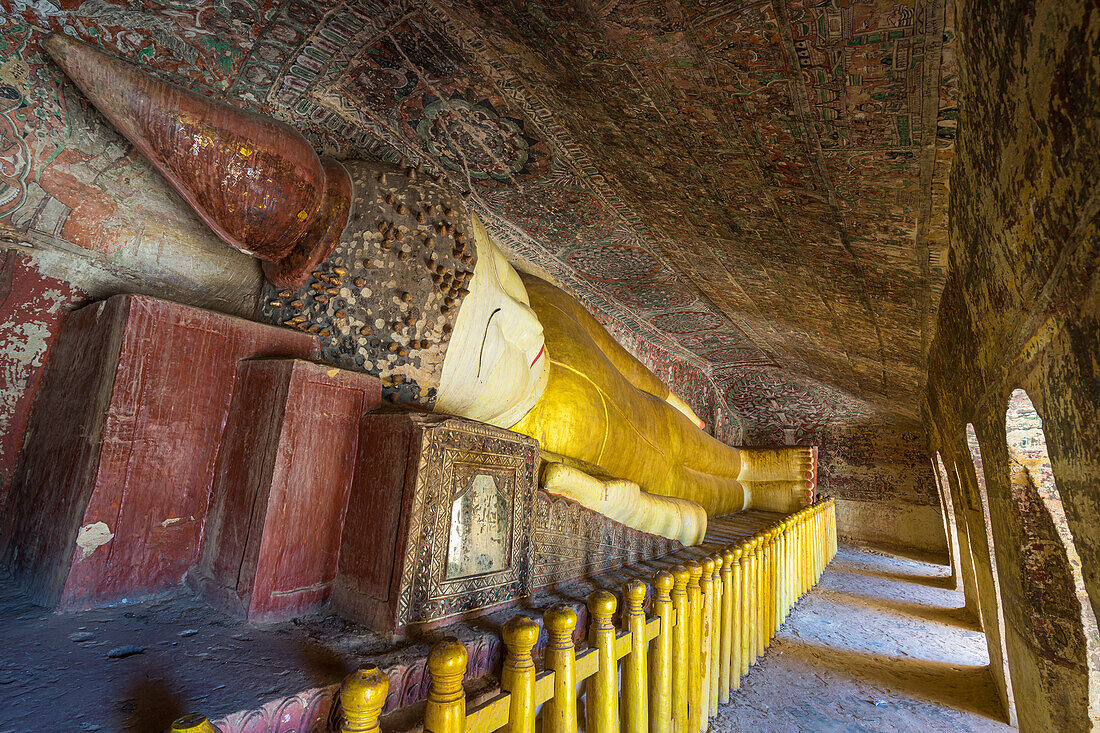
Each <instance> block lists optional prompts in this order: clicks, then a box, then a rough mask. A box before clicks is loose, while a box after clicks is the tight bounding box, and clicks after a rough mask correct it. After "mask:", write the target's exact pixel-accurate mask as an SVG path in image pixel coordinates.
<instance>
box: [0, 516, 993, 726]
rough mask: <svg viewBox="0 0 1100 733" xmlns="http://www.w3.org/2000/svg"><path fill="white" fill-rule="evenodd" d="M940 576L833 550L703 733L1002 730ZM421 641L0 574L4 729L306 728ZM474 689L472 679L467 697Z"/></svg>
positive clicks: (558, 591)
mask: <svg viewBox="0 0 1100 733" xmlns="http://www.w3.org/2000/svg"><path fill="white" fill-rule="evenodd" d="M760 514H761V516H759V517H753V516H748V515H744V514H742V515H738V516H736V517H734V518H730V519H729V520H727V521H725V522H722V523H719V522H715V523H714V527H713V528H712V529H713V530H714V531H713V532H712V533H710V534H712V535H714V536H710V535H708V540H710V541H711V542H715V543H718V544H725V543H726V542H729V541H732V539H733V538H735V537H737V536H743V535H747V534H750V533H751V531H753V529H754V526H755V525H758V524H761V523H763V522H765V521H767V520H769V517H767V516H765V515H764V514H763V513H760ZM719 530H721V531H719ZM700 553H701V550H699V549H696V548H691V549H686V550H683V551H682V552H681V553H680V554H681V555H683V556H695V555H697V554H700ZM677 561H679V556H677V557H667V558H662V559H660V560H656V561H650V562H648V563H640V564H638V565H637V566H633V567H632V568H631V569H630V570H629V571H615V572H609V573H604V574H601V575H599V576H596V577H595V578H592V579H590V580H586V581H576V582H574V583H571V584H563V585H560V586H557V587H555V588H554V589H553V591H548V592H540V593H539V594H538V595H537V596H536V597H534V598H532V599H530V601H528V602H526V603H525V604H524V610H525V611H527V612H530V613H533V614H534V615H536V616H537V615H539V612H540V611H541V610H542V609H543V608H544V607H545V606H548V605H550V604H551V603H557V602H569V603H576V604H580V603H582V602H583V598H584V597H585V595H587V593H588V592H589V591H590V590H591V589H592V588H593V587H596V586H601V587H609V588H612V589H615V588H618V587H620V586H621V583H622V582H623V581H625V580H626V579H627V578H628V577H639V576H642V577H647V576H649V575H651V574H652V572H654V571H655V570H657V569H659V568H661V567H667V566H668V565H669V564H671V563H674V562H677ZM945 575H946V568H944V567H942V566H938V565H934V564H929V563H924V562H917V561H913V560H907V559H902V558H897V557H891V556H887V555H883V554H879V553H875V552H871V551H868V550H863V549H855V548H850V547H845V548H842V549H841V552H840V554H839V555H838V556H837V558H836V559H835V560H834V561H833V563H832V564H831V565H830V567H829V568H828V569H827V570H826V572H825V574H824V576H823V577H822V581H821V583H820V584H819V585H818V587H817V588H815V589H814V590H813V591H811V592H810V593H809V594H808V595H807V596H806V597H804V598H803V599H802V600H801V601H800V602H799V604H798V605H797V607H796V608H795V610H794V612H793V613H792V616H791V617H790V618H789V619H788V620H787V621H786V623H785V624H784V626H783V629H782V630H781V632H780V634H779V636H778V638H777V639H776V640H775V641H774V642H773V644H772V647H771V649H769V650H768V653H767V656H766V657H765V658H764V659H763V660H762V661H761V662H760V664H758V665H757V666H756V667H755V668H754V669H753V672H752V674H751V675H750V676H749V677H748V678H747V679H746V681H745V684H744V688H743V689H742V690H741V691H740V692H739V693H738V694H737V695H736V696H735V699H734V701H733V702H732V703H731V704H730V705H728V706H724V707H723V710H722V712H721V715H720V716H719V717H718V718H716V719H715V720H714V721H713V723H712V726H711V729H712V730H715V731H747V730H751V731H767V732H768V733H781V732H784V731H813V732H814V733H817V732H819V731H844V732H845V733H847V732H848V731H921V732H922V733H925V732H927V731H987V730H993V731H996V730H1010V729H1009V727H1008V726H1007V725H1005V724H1004V723H1001V722H998V720H997V715H998V713H997V711H998V703H997V698H996V694H995V692H994V689H993V685H992V681H991V679H990V677H989V674H988V671H987V669H986V667H985V664H986V652H985V639H984V636H983V635H982V634H981V632H980V631H978V630H977V629H976V628H975V626H974V623H973V621H971V620H970V619H967V618H965V617H963V615H962V614H961V612H960V609H959V608H958V607H959V606H961V605H962V596H961V593H959V592H957V591H954V590H949V589H947V588H946V583H945V577H944V576H945ZM514 613H515V611H514V610H513V611H510V612H505V611H502V612H498V613H493V614H489V615H487V616H484V617H481V618H480V619H479V620H477V621H476V622H471V626H476V627H479V628H471V629H466V631H464V632H455V628H456V627H455V626H451V627H448V629H447V632H448V633H458V635H459V636H460V637H461V636H464V635H467V634H473V633H480V634H482V635H486V634H488V635H499V627H500V625H502V624H503V622H504V620H505V617H506V616H507V617H510V616H511V615H512V614H514ZM498 617H499V618H498ZM480 627H484V628H480ZM427 648H428V641H427V640H419V641H418V640H408V641H405V642H401V643H397V644H394V643H389V642H385V641H384V640H382V639H379V638H378V637H376V636H374V635H372V634H369V633H365V632H363V631H362V630H361V629H357V628H355V627H354V626H352V625H350V624H347V623H346V622H344V621H343V620H341V619H339V618H337V617H334V616H325V615H324V614H320V615H317V616H315V617H310V618H305V619H302V620H301V621H298V622H294V623H286V624H280V625H277V626H273V627H266V628H255V627H250V626H249V625H247V624H245V623H243V622H241V621H238V620H236V619H233V618H230V617H228V616H225V615H224V614H221V613H218V612H216V611H212V610H211V609H209V608H207V607H205V606H204V605H203V604H201V603H199V602H198V601H196V600H195V599H194V598H192V597H191V596H190V594H189V593H187V592H186V591H185V590H182V589H181V590H180V591H179V592H173V593H169V594H165V595H164V596H161V597H158V598H154V599H149V600H147V601H143V602H140V603H133V604H124V605H119V606H115V607H112V608H104V609H98V610H94V611H87V612H83V613H77V614H63V615H58V614H51V613H49V612H48V611H46V610H45V609H42V608H39V607H36V606H33V605H31V604H30V603H29V602H28V601H27V599H26V597H25V596H24V595H23V594H22V593H21V592H19V590H18V589H17V588H16V587H15V585H14V584H13V583H12V582H11V581H10V580H6V579H3V578H0V733H16V732H18V733H26V732H27V731H39V730H42V731H45V730H65V731H74V732H81V731H87V732H92V731H102V732H106V731H125V732H126V733H161V732H162V731H164V730H165V729H166V728H167V726H168V725H169V724H170V722H171V721H172V720H173V719H174V718H176V717H178V716H179V715H181V714H183V713H184V712H190V711H203V712H207V713H208V714H211V716H212V717H217V716H225V715H227V714H230V713H233V712H234V711H242V712H241V713H239V714H235V715H234V716H232V717H233V718H234V720H236V723H234V724H233V725H231V726H226V728H225V730H228V731H232V732H233V733H241V732H242V731H246V732H247V733H254V732H256V731H264V732H265V733H266V732H267V731H271V730H277V731H281V732H284V733H285V731H289V730H296V731H298V733H303V731H306V730H310V729H311V728H313V727H314V726H313V725H308V726H307V725H301V724H298V723H287V724H286V725H282V724H280V725H274V722H273V721H274V720H276V719H278V720H289V719H290V717H291V716H290V715H289V713H288V711H291V710H292V709H293V710H295V711H296V712H294V716H295V718H296V719H297V718H302V719H308V718H312V719H313V720H315V721H317V722H322V723H323V719H324V718H325V717H327V702H328V700H329V699H330V698H331V694H332V691H333V690H334V689H335V688H334V686H335V685H336V684H338V683H339V680H340V679H342V678H343V676H344V675H345V674H347V673H348V672H350V671H351V670H353V669H355V667H356V666H359V665H361V664H363V663H365V662H371V663H377V664H382V662H381V661H380V660H381V659H382V658H385V659H387V660H389V664H390V665H391V667H392V666H394V665H396V666H398V667H399V666H400V663H401V659H402V658H408V659H412V660H417V661H418V662H422V660H423V657H424V655H425V654H426V653H427ZM467 648H472V647H471V646H470V644H469V643H467ZM391 675H392V673H391ZM394 679H396V678H394V677H392V676H391V686H392V684H394V682H392V680H394ZM474 689H476V687H475V688H474ZM326 695H327V697H326ZM478 698H479V696H478V695H476V694H474V690H471V699H472V700H473V701H475V702H476V700H477V699H478ZM265 701H270V702H265ZM261 705H262V706H263V708H264V712H263V715H262V716H261V715H260V712H259V711H258V709H259V707H260V706H261ZM309 706H312V707H309ZM302 708H308V710H303V709H302ZM261 717H262V718H263V720H260V718H261ZM264 721H267V722H264ZM223 725H224V723H223ZM272 725H274V727H272ZM288 726H289V727H288Z"/></svg>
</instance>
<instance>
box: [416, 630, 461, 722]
mask: <svg viewBox="0 0 1100 733" xmlns="http://www.w3.org/2000/svg"><path fill="white" fill-rule="evenodd" d="M467 659H468V657H467V655H466V647H464V646H462V642H460V641H459V640H458V639H454V638H450V637H448V638H446V639H444V640H443V641H441V642H439V643H437V644H436V645H435V646H433V647H432V650H431V651H430V652H428V673H429V674H430V675H431V679H432V684H431V686H430V687H429V688H428V702H427V706H426V707H425V708H424V731H425V733H462V732H463V731H464V730H466V693H465V691H463V689H462V678H463V677H464V676H465V675H466V662H467Z"/></svg>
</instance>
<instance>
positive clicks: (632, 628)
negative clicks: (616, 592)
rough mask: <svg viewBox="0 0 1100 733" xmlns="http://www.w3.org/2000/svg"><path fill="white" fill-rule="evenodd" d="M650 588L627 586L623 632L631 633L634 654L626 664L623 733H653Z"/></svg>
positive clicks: (635, 583) (639, 583)
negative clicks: (648, 627) (647, 621)
mask: <svg viewBox="0 0 1100 733" xmlns="http://www.w3.org/2000/svg"><path fill="white" fill-rule="evenodd" d="M645 593H646V584H645V583H643V582H642V581H640V580H630V581H627V582H626V583H624V584H623V607H624V608H623V631H628V632H630V654H629V656H627V657H626V659H624V660H623V717H624V720H623V730H625V731H627V733H646V731H648V730H649V680H648V679H647V677H646V674H647V672H648V667H649V660H648V649H649V642H648V641H647V640H646V633H645V612H644V611H643V610H642V604H643V603H645Z"/></svg>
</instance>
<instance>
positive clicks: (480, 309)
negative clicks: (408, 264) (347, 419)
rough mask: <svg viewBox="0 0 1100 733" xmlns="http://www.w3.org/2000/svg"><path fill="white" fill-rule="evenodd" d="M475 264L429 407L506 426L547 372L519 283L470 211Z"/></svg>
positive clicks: (538, 327) (534, 395)
mask: <svg viewBox="0 0 1100 733" xmlns="http://www.w3.org/2000/svg"><path fill="white" fill-rule="evenodd" d="M471 229H472V232H473V235H474V241H475V243H476V244H477V266H476V267H475V269H474V277H473V280H472V282H471V284H470V293H469V295H467V296H466V298H465V299H464V300H463V301H462V307H461V309H460V310H459V312H458V319H457V321H456V322H455V327H454V333H453V335H452V338H451V343H450V346H449V348H448V349H447V355H446V357H445V358H444V361H443V376H442V379H441V380H440V384H439V391H438V395H437V398H436V403H435V409H436V410H438V411H440V412H449V413H454V414H456V415H464V416H466V417H470V418H473V419H475V420H480V421H482V422H487V423H491V424H493V425H497V426H500V427H509V426H511V425H514V424H515V423H516V422H518V421H519V419H520V418H521V417H523V415H524V414H525V413H526V412H527V411H528V410H530V409H531V407H533V406H534V404H535V402H537V401H538V398H539V396H540V395H541V394H542V391H543V389H544V388H545V387H546V380H547V378H548V376H549V369H548V368H547V359H546V352H545V341H544V339H543V333H542V324H541V323H539V319H538V316H536V315H535V312H534V311H533V310H531V306H530V301H529V300H528V298H527V290H526V288H524V287H523V282H522V281H521V280H520V278H519V275H518V274H517V273H516V271H515V269H514V268H513V267H512V266H511V265H510V264H509V263H508V261H507V260H506V259H505V258H504V254H503V253H502V252H501V251H500V249H499V248H498V247H497V246H496V245H495V244H494V243H493V241H492V239H491V238H490V237H489V234H488V232H486V231H485V227H484V226H483V225H482V223H481V221H480V220H479V219H478V218H477V216H471Z"/></svg>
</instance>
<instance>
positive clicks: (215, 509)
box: [194, 359, 382, 622]
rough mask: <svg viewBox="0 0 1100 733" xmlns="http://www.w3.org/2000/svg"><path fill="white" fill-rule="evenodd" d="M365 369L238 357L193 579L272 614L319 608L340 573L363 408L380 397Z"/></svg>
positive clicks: (221, 599)
mask: <svg viewBox="0 0 1100 733" xmlns="http://www.w3.org/2000/svg"><path fill="white" fill-rule="evenodd" d="M381 397H382V388H381V383H380V382H379V381H378V380H377V379H375V378H374V377H371V376H369V375H366V374H360V373H357V372H350V371H345V370H342V369H336V368H332V367H326V366H321V365H318V364H312V363H309V362H305V361H298V360H283V359H271V360H250V361H247V362H242V365H241V370H240V388H239V390H238V392H237V396H236V397H235V398H234V401H233V407H232V408H231V413H230V418H229V424H228V426H227V428H226V431H225V437H224V440H223V449H222V454H221V456H222V457H221V459H220V460H219V463H218V470H217V473H216V479H215V484H214V499H213V506H212V507H211V513H210V522H209V526H208V529H207V535H206V539H205V540H204V543H203V544H204V547H203V553H202V560H201V561H200V564H199V567H198V568H197V569H196V572H195V574H194V579H195V580H196V581H197V582H196V583H195V584H196V585H198V587H199V588H200V589H201V591H202V592H203V594H204V595H205V596H206V597H207V598H208V599H210V600H211V601H213V602H214V603H216V604H218V605H220V606H222V607H223V608H226V609H228V610H232V611H235V612H237V613H242V614H247V616H248V618H249V619H250V620H252V621H261V622H271V621H276V620H280V619H285V618H290V617H293V616H297V615H301V614H302V613H307V612H309V611H312V610H315V609H316V608H317V607H319V606H320V605H321V604H323V603H325V602H326V601H327V600H328V597H329V594H330V593H331V586H332V583H333V581H334V579H335V577H336V568H337V560H338V556H339V551H340V537H341V533H342V530H343V526H344V513H345V510H346V508H347V505H348V494H349V491H350V490H351V485H352V480H353V476H354V475H355V470H356V467H355V466H356V464H355V459H356V453H357V450H358V440H359V437H358V436H359V421H360V418H361V416H362V415H363V414H364V413H365V412H367V411H369V410H372V409H374V408H376V407H378V406H379V405H380V404H381Z"/></svg>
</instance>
